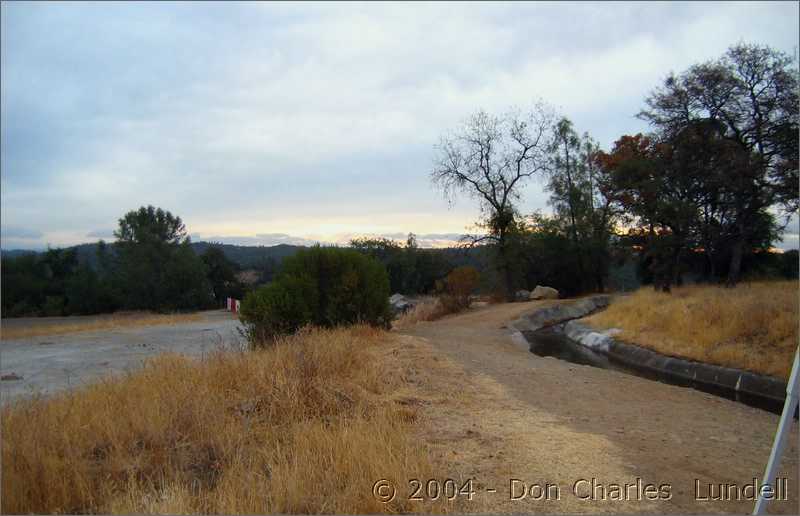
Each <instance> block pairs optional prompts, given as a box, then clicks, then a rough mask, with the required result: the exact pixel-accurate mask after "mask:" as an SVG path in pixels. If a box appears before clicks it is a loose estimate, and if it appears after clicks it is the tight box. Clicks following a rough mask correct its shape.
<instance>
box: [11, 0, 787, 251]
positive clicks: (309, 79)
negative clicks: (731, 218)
mask: <svg viewBox="0 0 800 516" xmlns="http://www.w3.org/2000/svg"><path fill="white" fill-rule="evenodd" d="M1 29H2V31H1V32H0V33H1V34H2V61H1V62H2V158H1V161H0V167H1V171H2V185H1V186H2V203H1V204H2V220H1V222H0V225H1V229H2V247H3V248H4V249H14V248H40V247H43V246H45V245H47V244H50V245H53V246H58V245H67V244H74V243H79V242H86V241H94V240H97V239H98V238H106V239H107V238H108V237H109V236H110V234H111V231H112V230H113V228H114V227H115V226H116V220H117V219H118V218H119V217H120V216H121V215H122V214H123V213H124V212H126V211H128V210H130V209H135V208H137V207H139V206H140V205H144V204H154V205H156V206H161V207H164V208H166V209H169V210H171V211H172V212H173V213H176V214H178V215H180V216H181V217H182V218H183V219H184V221H185V223H186V225H187V228H188V230H189V232H190V233H191V234H192V235H193V237H194V238H195V239H215V240H226V241H230V242H237V243H251V244H252V243H262V244H265V245H269V244H274V243H281V242H305V241H316V240H319V241H342V240H343V239H346V238H348V237H349V236H351V235H357V234H383V235H388V236H392V235H395V236H397V235H403V234H405V233H407V232H409V231H413V232H415V233H418V234H420V235H422V236H423V241H424V242H425V243H427V244H437V243H442V242H446V241H448V239H450V238H452V237H453V235H456V234H459V233H461V232H463V231H464V230H465V228H467V227H468V226H469V225H470V223H471V222H472V221H474V220H475V219H476V216H477V207H476V206H475V204H474V203H473V202H472V201H470V200H469V199H463V200H459V201H457V202H456V203H455V205H453V206H452V207H450V206H448V203H447V202H445V200H444V199H443V198H442V196H441V194H440V193H439V192H437V191H436V190H434V189H433V188H431V186H430V183H429V180H428V175H429V172H430V168H431V162H432V159H433V152H434V151H433V147H434V145H435V144H436V143H437V141H438V139H439V136H440V135H441V134H443V133H444V132H446V131H447V130H449V129H451V128H453V127H455V126H456V125H457V124H458V123H459V122H460V121H461V120H463V119H464V118H465V117H466V116H467V115H469V114H470V113H472V112H474V111H475V110H477V109H481V108H482V109H486V110H489V111H496V112H502V111H505V110H506V109H507V108H508V107H509V106H512V105H513V106H521V107H523V108H524V107H526V106H530V105H532V104H533V103H534V102H535V101H536V100H538V99H542V100H544V101H546V102H549V103H551V104H553V105H554V106H556V108H557V109H558V110H559V111H560V112H561V113H563V114H565V115H567V116H569V117H570V118H572V120H573V121H574V123H575V126H576V128H577V129H578V130H579V131H580V132H583V131H588V132H589V133H590V134H592V135H593V136H594V137H595V138H596V139H597V140H598V141H599V142H600V143H601V145H602V146H604V147H605V148H609V147H610V145H611V144H612V143H613V141H614V140H615V139H616V138H617V137H618V136H619V135H621V134H626V133H635V132H639V131H643V130H646V129H647V128H646V126H645V125H644V124H643V123H642V122H640V121H638V120H637V119H636V118H635V117H634V115H635V113H636V112H637V111H638V110H639V109H640V108H641V107H642V101H643V98H644V97H645V95H646V94H647V93H648V91H650V90H651V89H652V88H653V87H654V86H656V85H657V84H658V82H659V81H660V80H661V79H662V78H663V77H664V76H665V75H666V74H667V73H668V72H669V71H671V70H674V71H676V72H679V71H682V70H684V69H685V68H687V67H688V66H689V65H691V64H692V63H695V62H698V61H702V60H705V59H709V58H713V57H717V56H719V55H720V54H722V53H723V52H724V51H725V49H726V48H727V47H728V46H729V45H731V44H733V43H736V42H739V41H746V42H757V43H766V44H769V45H771V46H773V47H776V48H778V49H780V50H783V51H786V52H788V53H790V54H793V53H795V52H796V48H797V45H798V30H799V28H798V4H797V3H796V2H784V3H769V2H763V3H762V2H759V3H738V2H736V3H734V2H731V3H694V2H692V3H685V4H679V3H663V4H659V3H647V4H631V3H618V4H615V3H598V4H592V3H575V4H567V3H552V4H549V3H530V4H522V3H509V4H497V3H493V4H479V3H469V4H438V5H437V4H424V5H422V4H387V3H381V4H345V5H336V4H309V3H302V4H291V3H279V4H262V3H243V4H234V3H225V4H210V3H179V4H167V3H133V2H131V3H127V2H121V3H115V4H102V3H100V4H62V3H31V4H26V3H22V2H4V3H3V4H2V27H1ZM521 207H522V209H523V211H526V212H527V211H533V210H536V209H545V210H546V208H547V205H546V195H545V194H543V193H542V191H541V184H540V183H536V182H533V183H531V184H530V185H528V187H527V188H526V191H525V194H524V202H523V204H522V206H521ZM792 239H793V240H792ZM786 244H788V246H790V247H796V245H797V235H796V234H793V235H791V236H789V237H788V238H787V242H786Z"/></svg>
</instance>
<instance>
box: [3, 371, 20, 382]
mask: <svg viewBox="0 0 800 516" xmlns="http://www.w3.org/2000/svg"><path fill="white" fill-rule="evenodd" d="M0 380H2V381H4V382H13V381H16V380H22V377H21V376H20V375H18V374H16V373H10V374H4V375H3V376H0Z"/></svg>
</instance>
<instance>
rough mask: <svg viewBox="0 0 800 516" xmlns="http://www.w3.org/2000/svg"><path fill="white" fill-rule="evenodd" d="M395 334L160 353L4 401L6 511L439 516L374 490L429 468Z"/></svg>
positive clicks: (311, 335)
mask: <svg viewBox="0 0 800 516" xmlns="http://www.w3.org/2000/svg"><path fill="white" fill-rule="evenodd" d="M393 338H396V337H393V336H391V335H390V334H387V333H385V332H381V331H377V330H375V329H372V328H369V327H353V328H350V329H337V330H329V331H323V330H305V331H303V332H301V333H300V334H298V335H296V336H292V337H287V338H282V339H279V340H278V341H277V342H276V344H274V345H273V346H270V347H269V348H267V349H264V350H260V351H254V352H235V353H234V352H228V353H223V352H218V353H216V354H213V355H211V356H209V357H206V358H204V359H203V360H194V359H190V358H186V357H183V356H179V355H162V356H159V357H157V358H155V359H152V360H150V361H149V362H147V363H146V365H145V367H144V368H143V369H142V370H139V371H137V372H133V373H130V374H128V375H126V376H124V377H117V378H110V379H107V380H104V381H102V382H100V383H97V384H93V385H89V386H86V387H83V388H80V389H78V390H75V391H71V392H66V393H62V394H57V395H54V396H52V397H49V398H42V399H38V400H26V401H19V402H16V403H14V404H12V405H10V406H7V407H5V408H3V409H2V435H3V442H2V492H3V497H2V512H3V513H29V512H34V513H54V512H64V513H174V514H183V513H230V514H233V513H275V512H278V513H320V512H325V513H378V512H409V511H424V512H441V511H443V510H445V509H446V507H445V505H444V502H433V503H431V504H423V505H413V506H412V505H410V502H409V501H408V500H407V499H405V497H401V496H398V497H397V498H396V499H395V500H394V501H393V502H391V503H388V504H383V503H381V502H379V501H377V500H376V499H375V498H374V496H373V494H372V486H373V484H374V482H375V481H377V480H379V479H389V480H392V481H394V482H396V484H395V485H398V486H400V485H405V483H406V482H407V479H408V478H413V477H417V478H427V477H430V475H431V472H432V466H431V465H430V463H429V462H428V456H427V453H426V450H425V449H424V447H422V446H420V445H419V443H415V442H414V441H413V439H412V438H411V434H412V432H411V430H412V426H413V424H414V420H415V413H414V411H413V410H412V409H410V408H409V407H408V406H405V405H403V404H402V403H401V402H400V401H396V400H394V399H393V395H394V393H395V391H396V390H397V388H398V387H399V386H400V385H401V384H402V375H403V370H402V368H401V367H399V366H398V364H395V363H394V362H393V360H395V361H396V360H398V359H397V358H393V357H396V355H395V354H394V353H392V352H387V349H386V348H388V347H391V346H390V344H391V342H392V341H391V339H393Z"/></svg>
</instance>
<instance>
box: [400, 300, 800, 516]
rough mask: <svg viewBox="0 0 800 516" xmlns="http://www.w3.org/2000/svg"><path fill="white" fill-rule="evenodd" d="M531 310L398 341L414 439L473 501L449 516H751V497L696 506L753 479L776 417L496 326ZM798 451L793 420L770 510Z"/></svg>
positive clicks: (493, 314) (454, 323)
mask: <svg viewBox="0 0 800 516" xmlns="http://www.w3.org/2000/svg"><path fill="white" fill-rule="evenodd" d="M537 306H541V305H537V304H535V303H533V302H531V303H520V304H505V305H491V306H487V307H483V308H479V309H475V310H472V311H470V312H468V313H466V314H461V315H457V316H451V317H448V318H445V319H442V320H440V321H436V322H431V323H420V324H418V325H416V326H414V327H412V328H409V329H406V330H403V331H402V332H401V338H402V339H404V340H405V342H406V345H407V349H406V350H405V353H406V354H407V355H408V356H407V360H408V361H409V362H410V363H414V364H417V367H416V368H415V369H413V371H414V372H415V374H414V375H412V376H414V378H410V379H409V381H411V382H412V383H416V384H417V385H418V392H420V393H421V394H420V398H422V399H420V400H419V401H418V404H419V405H420V414H421V417H422V419H423V424H422V425H420V428H421V429H422V430H421V435H420V436H419V437H420V439H421V440H423V441H425V442H427V443H428V444H429V446H430V447H431V449H432V453H433V456H434V459H435V460H436V461H437V462H438V464H439V465H440V467H441V468H443V469H444V470H446V471H447V472H448V473H447V474H448V475H450V476H452V477H453V478H455V479H456V480H459V479H460V480H465V479H468V478H474V479H476V480H475V483H474V484H475V487H476V493H475V495H474V496H473V500H472V501H465V500H464V497H461V498H460V503H463V504H464V505H463V506H461V507H460V509H462V510H467V511H475V512H486V511H491V512H529V511H531V512H548V513H564V512H569V513H581V512H650V513H665V512H669V513H675V512H680V513H749V512H750V511H752V507H753V503H752V501H748V500H741V501H737V500H735V499H734V500H730V501H718V500H713V499H712V500H707V501H705V500H701V499H697V498H704V497H705V498H713V496H712V495H714V494H718V493H719V484H738V485H739V486H740V487H743V486H744V485H746V484H748V483H752V482H753V477H759V476H761V475H762V474H763V470H764V466H765V463H766V460H767V457H768V456H769V451H770V447H771V445H772V438H773V436H774V432H775V429H776V427H777V423H778V419H779V418H778V416H776V415H774V414H771V413H768V412H765V411H762V410H759V409H755V408H751V407H748V406H746V405H743V404H740V403H736V402H733V401H729V400H726V399H722V398H717V397H715V396H712V395H709V394H705V393H702V392H699V391H695V390H692V389H687V388H681V387H675V386H671V385H666V384H662V383H658V382H654V381H650V380H646V379H642V378H637V377H634V376H629V375H626V374H623V373H619V372H615V371H608V370H603V369H597V368H593V367H589V366H581V365H576V364H572V363H568V362H564V361H560V360H558V359H554V358H542V357H537V356H535V355H533V354H532V353H529V352H527V351H526V350H524V349H523V348H522V346H520V345H519V344H518V343H515V342H514V341H513V340H512V338H511V332H510V331H509V330H508V329H507V328H506V327H505V325H506V324H507V323H508V322H510V321H512V320H514V319H516V318H517V317H518V316H519V315H520V314H521V313H522V312H524V311H527V310H532V309H535V308H536V307H537ZM797 442H798V432H797V422H795V423H794V427H793V429H792V435H791V438H790V446H789V448H788V449H787V451H786V453H785V455H784V459H783V462H782V466H781V471H780V475H779V476H780V477H784V478H787V481H786V482H785V485H786V487H787V488H788V501H781V502H777V501H774V502H772V503H771V505H770V512H776V513H798V458H797V457H798V446H797ZM511 479H518V480H520V481H522V482H523V483H524V484H525V485H527V486H528V488H529V489H528V493H527V496H525V497H524V498H523V499H521V500H511V498H512V495H514V496H517V495H520V494H521V492H522V491H521V489H520V488H521V486H522V483H521V482H514V488H515V489H514V492H513V493H511V487H512V486H511V483H512V482H511ZM592 479H595V480H594V482H593V480H592ZM576 482H577V485H576ZM626 484H628V486H626ZM647 484H653V485H654V487H653V488H651V489H647V488H646V486H647ZM615 485H617V486H620V488H619V489H618V488H616V487H615ZM709 485H712V486H711V487H709ZM531 486H534V487H533V489H532V490H531V489H530V487H531ZM553 486H555V487H553ZM597 486H602V487H597ZM540 487H541V488H544V489H540ZM710 489H712V491H709V490H710ZM492 490H495V492H492ZM654 490H655V494H654V493H653V491H654ZM543 491H544V493H543ZM400 492H401V494H402V490H400ZM545 493H546V495H545ZM726 494H731V495H733V496H734V497H735V494H736V493H735V492H733V491H730V492H729V491H728V490H726ZM747 494H749V491H745V495H747ZM648 496H650V497H651V498H656V499H649V500H648ZM534 498H540V499H538V500H537V499H534ZM584 498H595V500H591V499H584ZM602 498H605V500H602ZM620 498H622V500H621V501H620V500H619V499H620ZM663 498H666V499H663Z"/></svg>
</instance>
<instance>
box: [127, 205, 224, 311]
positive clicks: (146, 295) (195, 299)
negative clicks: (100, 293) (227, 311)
mask: <svg viewBox="0 0 800 516" xmlns="http://www.w3.org/2000/svg"><path fill="white" fill-rule="evenodd" d="M114 236H116V237H117V241H116V242H115V243H114V247H115V249H116V255H117V259H118V265H117V278H118V281H119V285H120V290H121V291H122V292H123V294H124V303H125V306H126V307H127V308H133V309H150V310H159V311H169V310H185V309H192V308H198V307H201V306H207V305H208V303H209V302H210V300H211V295H212V290H211V286H210V285H209V283H208V280H207V279H206V270H205V265H204V264H203V262H202V260H201V259H200V258H199V257H198V256H197V255H196V254H195V253H194V251H193V250H192V248H191V246H190V241H189V238H188V237H187V236H186V227H185V226H184V224H183V222H182V221H181V219H180V217H177V216H174V215H173V214H171V213H170V212H168V211H165V210H162V209H161V208H155V207H153V206H146V207H145V206H143V207H141V208H139V209H138V210H134V211H130V212H128V213H126V214H125V215H124V216H123V217H122V218H121V219H119V229H118V230H117V231H115V232H114Z"/></svg>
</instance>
